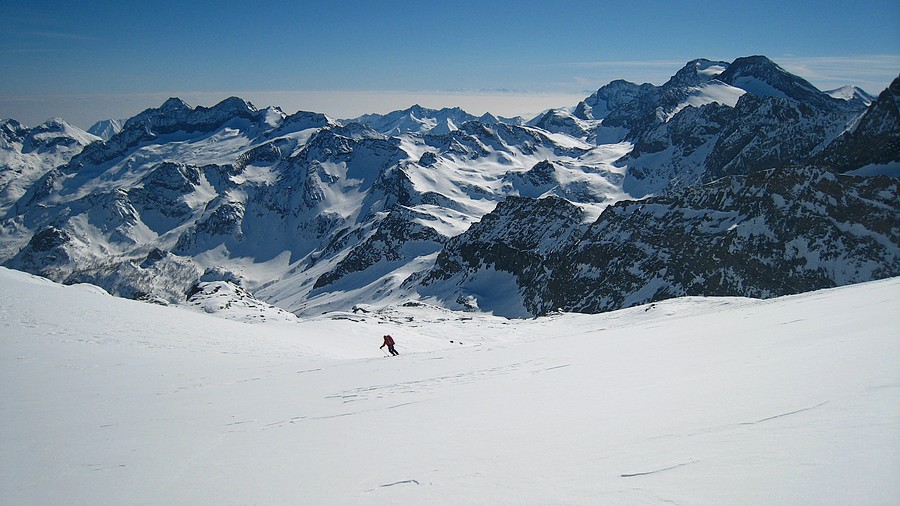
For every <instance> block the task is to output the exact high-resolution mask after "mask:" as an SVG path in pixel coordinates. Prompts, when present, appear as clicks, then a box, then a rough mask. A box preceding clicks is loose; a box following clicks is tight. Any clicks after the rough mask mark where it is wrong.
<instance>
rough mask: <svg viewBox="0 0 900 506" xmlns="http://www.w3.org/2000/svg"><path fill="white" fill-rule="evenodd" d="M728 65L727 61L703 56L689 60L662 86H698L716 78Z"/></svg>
mask: <svg viewBox="0 0 900 506" xmlns="http://www.w3.org/2000/svg"><path fill="white" fill-rule="evenodd" d="M729 66H730V64H729V63H728V62H723V61H710V60H707V59H705V58H698V59H696V60H691V61H689V62H688V63H687V64H686V65H685V66H684V67H682V69H681V70H679V71H678V72H676V73H675V75H674V76H672V78H671V79H669V81H668V82H666V84H664V85H663V87H664V88H673V87H687V86H698V85H700V84H703V83H707V82H709V81H710V80H712V79H715V78H717V77H718V76H719V74H721V73H722V72H724V71H725V70H726V69H728V67H729Z"/></svg>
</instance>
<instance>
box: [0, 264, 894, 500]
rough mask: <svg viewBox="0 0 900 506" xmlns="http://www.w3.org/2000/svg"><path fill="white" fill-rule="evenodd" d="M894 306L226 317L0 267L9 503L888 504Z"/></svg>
mask: <svg viewBox="0 0 900 506" xmlns="http://www.w3.org/2000/svg"><path fill="white" fill-rule="evenodd" d="M898 301H900V278H894V279H889V280H885V281H879V282H872V283H866V284H862V285H854V286H848V287H844V288H839V289H833V290H825V291H819V292H812V293H808V294H804V295H797V296H790V297H782V298H777V299H770V300H765V301H760V300H751V299H740V298H684V299H675V300H671V301H667V302H661V303H656V304H653V305H649V306H641V307H636V308H631V309H627V310H622V311H617V312H612V313H605V314H598V315H578V314H560V315H554V316H550V317H545V318H539V319H530V320H506V319H503V318H498V317H494V316H489V315H484V314H473V313H453V312H449V311H446V310H442V309H438V308H434V307H430V306H424V305H414V306H411V307H404V306H395V307H392V308H389V309H384V310H378V311H368V312H365V311H362V310H361V311H358V312H356V313H330V314H326V315H322V316H320V317H316V318H312V319H303V320H300V319H298V320H296V321H291V320H290V318H286V317H284V315H283V314H277V315H275V317H272V318H268V317H267V314H268V313H267V311H272V309H271V308H267V307H262V306H257V307H254V306H253V305H251V304H245V305H243V306H240V307H237V308H235V309H234V310H235V311H240V312H243V314H239V315H237V318H238V320H241V321H237V320H233V319H232V320H229V319H227V318H219V317H216V316H212V315H209V314H206V313H205V312H203V311H202V310H197V311H192V310H189V309H186V308H179V307H171V306H170V307H163V306H156V305H151V304H146V303H141V302H135V301H130V300H124V299H119V298H114V297H111V296H109V295H106V294H105V293H103V292H102V290H99V289H97V288H95V287H92V286H89V285H80V286H61V285H57V284H54V283H51V282H49V281H46V280H43V279H41V278H36V277H32V276H30V275H27V274H23V273H19V272H16V271H11V270H8V269H3V268H0V381H2V384H3V388H2V390H0V502H2V503H4V504H338V505H340V504H454V505H455V504H459V505H472V504H517V505H521V504H533V505H544V504H658V503H674V504H897V503H898V502H900V481H898V480H897V477H898V476H900V304H898ZM226 309H227V308H226ZM253 312H259V313H260V315H261V316H260V317H259V318H255V319H252V318H248V317H247V314H249V313H253ZM215 314H216V315H219V316H228V315H227V311H222V312H220V313H215ZM232 316H234V315H232ZM249 321H256V322H255V323H247V322H249ZM385 333H390V334H391V335H393V336H394V337H395V339H396V340H397V344H398V350H399V351H400V353H401V355H400V356H399V357H396V358H388V357H386V356H385V355H384V352H383V351H381V350H379V349H378V346H379V345H380V344H381V336H382V335H383V334H385Z"/></svg>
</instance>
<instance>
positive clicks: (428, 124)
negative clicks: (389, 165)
mask: <svg viewBox="0 0 900 506" xmlns="http://www.w3.org/2000/svg"><path fill="white" fill-rule="evenodd" d="M469 121H478V122H481V123H484V124H486V125H495V124H497V123H506V124H510V125H520V124H522V123H524V121H523V120H522V118H519V117H516V118H504V117H498V116H494V115H492V114H490V113H485V114H484V115H482V116H481V117H476V116H473V115H471V114H469V113H467V112H466V111H464V110H462V109H460V108H459V107H446V108H443V109H437V110H436V109H428V108H427V107H422V106H420V105H418V104H417V105H414V106H412V107H410V108H408V109H404V110H402V111H394V112H390V113H388V114H365V115H363V116H360V117H358V118H354V119H350V120H346V122H348V123H361V124H363V125H366V126H368V127H370V128H372V129H373V130H375V131H376V132H379V133H382V134H384V135H389V136H390V135H400V134H406V133H418V134H424V133H430V134H434V135H441V134H447V133H450V132H453V131H455V130H457V129H459V126H460V125H462V124H463V123H466V122H469Z"/></svg>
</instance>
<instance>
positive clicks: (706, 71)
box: [0, 56, 900, 316]
mask: <svg viewBox="0 0 900 506" xmlns="http://www.w3.org/2000/svg"><path fill="white" fill-rule="evenodd" d="M898 104H900V78H898V79H897V80H895V81H894V82H893V83H892V84H891V85H890V87H889V88H888V89H886V90H884V91H883V92H881V93H880V94H879V95H878V96H877V97H872V96H870V95H868V94H866V93H865V92H863V91H862V90H859V89H858V88H852V87H846V88H842V89H839V90H832V91H829V92H823V91H820V90H818V89H817V88H816V87H815V86H813V85H812V84H810V83H809V82H808V81H806V80H804V79H802V78H800V77H798V76H796V75H793V74H790V73H788V72H786V71H785V70H784V69H782V68H781V67H779V66H778V65H777V64H775V63H774V62H772V61H771V60H769V59H768V58H766V57H763V56H751V57H746V58H738V59H736V60H735V61H733V62H717V61H709V60H703V59H699V60H694V61H691V62H688V63H687V64H686V65H685V67H684V68H682V69H681V70H679V71H678V72H677V73H675V74H674V75H673V76H672V78H671V79H670V80H669V81H667V82H666V83H664V84H663V85H661V86H655V85H651V84H641V85H638V84H635V83H630V82H627V81H621V80H620V81H613V82H611V83H609V84H607V85H605V86H603V87H601V88H599V89H598V90H597V91H596V92H595V93H593V94H591V95H590V96H588V97H586V98H585V99H584V100H583V101H581V102H579V103H578V104H576V105H574V106H573V107H571V108H567V109H557V110H551V111H546V112H545V113H542V114H541V115H539V116H537V117H535V118H533V119H531V120H530V121H527V122H526V121H525V120H523V119H522V118H500V117H495V116H493V115H490V114H485V115H483V116H480V117H476V116H474V115H470V114H468V113H466V112H465V111H463V110H461V109H459V108H447V109H441V110H432V109H427V108H423V107H420V106H413V107H411V108H409V109H407V110H404V111H395V112H392V113H389V114H386V115H377V114H370V115H365V116H362V117H359V118H355V119H349V120H338V119H334V118H331V117H329V116H327V115H325V114H320V113H315V112H306V111H300V112H297V113H294V114H286V113H285V112H284V111H282V110H281V109H279V108H277V107H268V108H265V109H257V108H256V107H255V106H253V105H252V104H250V103H249V102H246V101H245V100H242V99H240V98H236V97H232V98H228V99H226V100H224V101H222V102H220V103H219V104H217V105H215V106H213V107H208V108H207V107H191V106H189V105H187V104H186V103H184V102H183V101H181V100H179V99H177V98H172V99H169V100H167V101H166V102H165V103H163V104H162V105H161V106H160V107H158V108H151V109H147V110H146V111H144V112H142V113H140V114H138V115H137V116H135V117H133V118H129V119H128V120H126V121H124V122H120V121H113V120H110V121H108V122H101V123H98V124H97V125H95V126H94V127H92V128H91V132H92V133H87V132H84V131H82V130H80V129H77V128H75V127H72V126H70V125H68V124H66V123H65V122H64V121H62V120H51V121H50V122H48V123H45V124H44V125H40V126H38V127H35V128H27V127H24V126H22V125H20V124H19V123H17V122H15V121H14V120H5V121H3V122H2V123H0V223H2V226H0V262H2V263H3V265H6V266H8V267H12V268H15V269H19V270H24V271H28V272H32V273H35V274H40V275H42V276H46V277H49V278H51V279H53V280H56V281H60V282H65V283H78V282H88V283H93V284H95V285H98V286H100V287H102V288H104V289H106V290H107V291H109V292H110V293H113V294H115V295H119V296H123V297H128V298H136V299H144V300H151V301H156V302H160V303H180V304H187V305H191V304H192V301H191V297H197V296H202V294H204V293H210V290H212V289H217V288H211V287H220V286H223V285H227V286H229V287H231V288H229V289H226V290H224V291H225V292H229V293H240V294H241V297H242V298H243V300H246V299H247V297H252V298H255V299H258V302H259V303H260V304H272V305H275V306H278V307H280V308H282V309H284V310H287V311H290V312H294V313H296V314H300V315H303V314H312V313H319V312H322V311H327V310H337V309H344V310H346V309H350V308H353V307H356V308H360V309H361V308H365V307H366V306H367V305H384V304H392V303H403V302H406V301H416V300H424V301H429V302H434V303H439V304H441V305H443V306H445V307H449V308H453V309H470V310H482V311H492V312H494V313H495V314H500V315H505V316H532V315H540V314H546V313H548V312H552V311H557V310H564V311H583V312H599V311H607V310H611V309H618V308H622V307H629V306H633V305H637V304H642V303H647V302H653V301H658V300H662V299H665V298H669V297H674V296H680V295H743V296H753V297H772V296H777V295H784V294H789V293H798V292H802V291H808V290H813V289H816V288H824V287H830V286H837V285H843V284H848V283H856V282H860V281H867V280H871V279H878V278H884V277H891V276H896V275H898V274H900V258H898V252H900V227H898V223H900V206H898V198H897V197H898V182H897V179H896V177H897V175H898V174H900V113H898ZM94 134H96V135H94ZM194 303H196V301H194Z"/></svg>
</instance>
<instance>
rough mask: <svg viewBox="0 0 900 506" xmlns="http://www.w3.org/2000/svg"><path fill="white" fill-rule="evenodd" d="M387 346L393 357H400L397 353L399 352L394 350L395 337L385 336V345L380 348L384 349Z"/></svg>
mask: <svg viewBox="0 0 900 506" xmlns="http://www.w3.org/2000/svg"><path fill="white" fill-rule="evenodd" d="M385 346H387V347H388V351H389V352H391V355H399V353H397V350H395V349H394V338H393V337H391V336H389V335H385V336H384V344H382V345H381V346H379V348H384V347H385Z"/></svg>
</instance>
